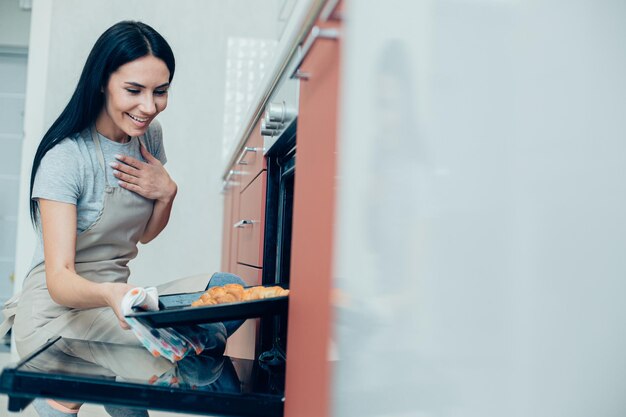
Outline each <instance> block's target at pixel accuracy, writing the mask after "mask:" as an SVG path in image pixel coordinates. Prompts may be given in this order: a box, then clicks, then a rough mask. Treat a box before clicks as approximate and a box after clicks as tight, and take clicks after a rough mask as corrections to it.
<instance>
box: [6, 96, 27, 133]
mask: <svg viewBox="0 0 626 417" xmlns="http://www.w3.org/2000/svg"><path fill="white" fill-rule="evenodd" d="M0 109H2V110H1V111H0V134H3V133H9V134H20V135H21V134H22V132H23V131H24V94H23V93H22V94H3V93H0Z"/></svg>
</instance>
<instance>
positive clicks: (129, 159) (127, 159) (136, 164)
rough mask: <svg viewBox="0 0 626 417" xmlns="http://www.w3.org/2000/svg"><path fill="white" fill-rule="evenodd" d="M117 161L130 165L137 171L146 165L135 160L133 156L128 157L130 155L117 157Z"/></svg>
mask: <svg viewBox="0 0 626 417" xmlns="http://www.w3.org/2000/svg"><path fill="white" fill-rule="evenodd" d="M115 159H117V160H118V161H121V162H123V163H125V164H126V165H130V166H131V167H133V168H136V169H141V167H142V165H143V164H144V163H143V162H141V161H140V160H139V159H135V158H133V157H132V156H128V155H115ZM118 165H120V164H118Z"/></svg>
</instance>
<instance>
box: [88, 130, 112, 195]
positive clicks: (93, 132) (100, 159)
mask: <svg viewBox="0 0 626 417" xmlns="http://www.w3.org/2000/svg"><path fill="white" fill-rule="evenodd" d="M91 139H92V140H93V143H94V145H96V156H97V157H98V162H99V163H100V166H101V167H102V171H104V183H105V184H106V186H107V187H108V186H109V179H108V177H107V170H106V167H105V165H104V154H103V153H102V147H100V138H98V132H97V131H96V127H95V126H92V127H91Z"/></svg>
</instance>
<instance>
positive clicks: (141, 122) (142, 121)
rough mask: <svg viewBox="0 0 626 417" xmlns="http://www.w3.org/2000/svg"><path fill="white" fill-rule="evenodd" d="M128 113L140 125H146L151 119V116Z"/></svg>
mask: <svg viewBox="0 0 626 417" xmlns="http://www.w3.org/2000/svg"><path fill="white" fill-rule="evenodd" d="M126 114H127V115H128V117H130V119H131V120H133V121H134V122H135V124H137V125H139V126H144V125H145V124H146V123H147V122H148V121H149V120H150V118H149V117H139V116H134V115H132V114H130V113H126Z"/></svg>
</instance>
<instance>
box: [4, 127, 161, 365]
mask: <svg viewBox="0 0 626 417" xmlns="http://www.w3.org/2000/svg"><path fill="white" fill-rule="evenodd" d="M91 136H92V139H93V142H94V145H95V148H96V154H97V157H98V162H99V164H100V166H101V168H102V169H103V171H104V173H105V176H104V177H105V182H106V183H105V192H104V203H103V207H102V211H101V212H100V215H99V217H98V219H97V220H96V221H95V223H94V224H93V225H91V226H90V227H89V229H87V230H85V231H84V232H82V233H80V234H79V235H78V236H77V239H76V259H75V268H76V273H77V274H78V275H80V276H81V277H83V278H86V279H88V280H90V281H93V282H98V283H102V282H126V281H127V280H128V277H129V275H130V271H129V269H128V262H129V261H130V260H131V259H133V258H135V256H136V255H137V242H138V241H139V238H140V237H141V235H142V234H143V232H144V230H145V228H146V225H147V224H148V220H149V219H150V216H151V215H152V209H153V204H154V202H153V200H149V199H146V198H144V197H142V196H140V195H139V194H136V193H134V192H131V191H128V190H125V189H124V188H121V187H112V186H110V185H109V182H108V179H107V175H106V164H105V162H104V156H103V153H102V149H101V147H100V141H99V139H98V135H97V134H96V133H95V129H94V128H92V129H91ZM13 332H14V335H15V342H16V346H17V351H18V353H19V354H20V356H23V355H25V354H27V353H29V352H32V351H33V350H34V349H35V348H37V347H38V346H41V345H42V344H43V343H45V342H46V341H47V340H48V339H49V338H50V337H53V336H57V335H60V336H64V337H69V338H76V339H83V340H94V341H107V342H113V343H116V342H117V343H138V341H137V340H136V339H135V336H134V335H133V334H132V332H129V331H125V330H123V329H121V328H120V327H119V324H118V320H117V319H116V317H115V315H114V313H113V310H111V309H110V308H108V307H102V308H94V309H85V310H81V309H74V308H69V307H65V306H62V305H59V304H57V303H55V302H54V301H53V300H52V298H51V297H50V293H49V292H48V288H47V286H46V274H45V264H44V263H42V264H40V265H39V266H37V267H35V268H34V269H33V270H32V271H31V272H30V273H29V274H28V276H27V277H26V278H25V280H24V287H23V290H22V294H21V296H20V297H19V302H18V304H17V308H16V314H15V324H14V326H13Z"/></svg>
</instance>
